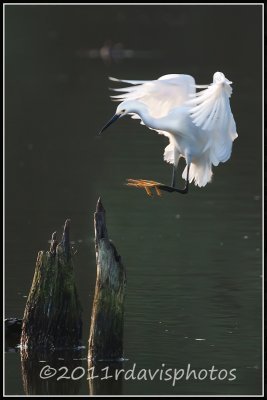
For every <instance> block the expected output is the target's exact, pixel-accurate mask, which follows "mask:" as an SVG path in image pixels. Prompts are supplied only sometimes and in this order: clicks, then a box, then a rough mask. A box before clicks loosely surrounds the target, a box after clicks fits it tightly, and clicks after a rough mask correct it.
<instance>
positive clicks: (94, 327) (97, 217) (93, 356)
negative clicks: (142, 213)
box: [88, 199, 126, 361]
mask: <svg viewBox="0 0 267 400" xmlns="http://www.w3.org/2000/svg"><path fill="white" fill-rule="evenodd" d="M94 226H95V250H96V262H97V277H96V286H95V296H94V302H93V310H92V317H91V328H90V335H89V351H88V358H89V360H91V361H98V360H119V359H121V358H122V357H123V317H124V289H125V284H126V276H125V269H124V266H123V264H122V262H121V257H120V256H119V255H118V253H117V250H116V248H115V246H114V245H113V243H112V242H111V241H110V240H109V238H108V232H107V227H106V219H105V209H104V207H103V205H102V202H101V200H100V199H99V200H98V202H97V206H96V212H95V214H94Z"/></svg>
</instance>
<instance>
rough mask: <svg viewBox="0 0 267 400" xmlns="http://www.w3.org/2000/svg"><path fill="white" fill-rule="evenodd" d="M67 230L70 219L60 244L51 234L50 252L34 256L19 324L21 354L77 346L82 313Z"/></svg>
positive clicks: (54, 235)
mask: <svg viewBox="0 0 267 400" xmlns="http://www.w3.org/2000/svg"><path fill="white" fill-rule="evenodd" d="M69 231H70V220H66V222H65V225H64V230H63V235H62V240H61V242H60V243H58V241H57V239H56V232H54V233H53V235H52V240H51V246H50V250H49V251H46V252H45V251H40V252H39V253H38V256H37V261H36V267H35V273H34V277H33V281H32V286H31V290H30V293H29V296H28V299H27V302H26V307H25V311H24V317H23V321H22V334H21V349H22V350H21V351H22V352H26V353H27V352H28V351H29V350H31V349H34V350H36V349H37V348H42V349H44V348H45V349H55V348H63V347H64V348H66V347H74V346H78V345H80V343H81V335H82V319H81V312H82V310H81V305H80V301H79V299H78V294H77V290H76V285H75V281H74V272H73V262H72V253H71V247H70V234H69Z"/></svg>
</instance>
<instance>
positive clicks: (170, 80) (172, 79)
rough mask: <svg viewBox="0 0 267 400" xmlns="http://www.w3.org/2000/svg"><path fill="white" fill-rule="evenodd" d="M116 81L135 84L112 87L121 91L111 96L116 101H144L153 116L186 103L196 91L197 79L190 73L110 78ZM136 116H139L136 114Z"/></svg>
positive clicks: (157, 116) (162, 114)
mask: <svg viewBox="0 0 267 400" xmlns="http://www.w3.org/2000/svg"><path fill="white" fill-rule="evenodd" d="M110 79H111V80H113V81H116V82H123V83H124V82H125V83H130V84H131V85H133V86H130V87H124V88H119V89H112V90H114V91H116V92H121V93H120V94H118V95H115V96H111V98H112V99H113V100H115V101H124V100H136V101H140V102H142V103H144V104H145V105H146V106H147V107H148V109H149V113H150V115H151V116H152V117H156V118H160V117H164V116H166V115H168V113H169V112H170V110H171V109H173V108H174V107H179V106H181V105H184V103H185V102H186V101H187V100H188V99H189V98H190V96H192V95H194V93H195V90H196V89H195V80H194V78H193V77H192V76H190V75H182V74H169V75H164V76H162V77H160V78H159V79H157V80H153V81H132V80H124V79H122V80H121V79H116V78H110ZM133 117H134V118H138V117H137V116H136V115H134V116H133Z"/></svg>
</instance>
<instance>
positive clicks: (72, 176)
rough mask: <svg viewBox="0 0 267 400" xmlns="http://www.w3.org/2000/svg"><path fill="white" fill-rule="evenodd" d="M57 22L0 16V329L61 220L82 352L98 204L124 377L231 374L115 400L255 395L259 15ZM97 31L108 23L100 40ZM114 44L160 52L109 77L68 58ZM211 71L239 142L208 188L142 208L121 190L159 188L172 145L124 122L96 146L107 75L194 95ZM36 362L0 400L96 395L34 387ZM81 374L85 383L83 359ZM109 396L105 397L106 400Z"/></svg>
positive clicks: (147, 385) (133, 383) (89, 17)
mask: <svg viewBox="0 0 267 400" xmlns="http://www.w3.org/2000/svg"><path fill="white" fill-rule="evenodd" d="M163 8H164V11H163ZM59 9H61V7H58V8H57V7H52V8H51V7H30V8H25V7H19V8H16V7H10V8H9V12H8V14H7V16H8V23H7V24H6V41H7V46H6V317H17V318H20V317H21V316H22V315H23V311H24V307H25V302H26V296H27V294H28V291H29V287H30V283H31V280H32V275H33V271H34V265H35V258H36V254H37V252H38V251H39V250H41V249H44V248H46V247H47V246H46V243H47V237H48V235H49V234H50V232H51V231H53V230H61V221H62V220H65V219H66V218H71V220H72V232H71V236H72V238H73V240H74V241H75V243H74V244H73V246H74V247H75V250H76V251H77V253H76V256H75V259H74V265H75V274H76V281H77V286H78V290H79V296H80V298H81V301H82V303H83V304H82V305H83V309H84V313H83V325H84V342H83V343H84V345H86V344H87V339H88V334H89V324H90V315H91V306H92V299H93V294H94V286H95V273H96V271H95V270H96V267H95V253H94V242H93V239H94V231H93V212H94V210H95V204H96V201H97V199H98V197H99V195H101V198H102V199H103V203H104V206H105V208H106V210H107V224H108V229H109V235H110V237H111V238H112V240H113V241H114V243H115V244H116V247H117V248H118V251H119V252H120V254H121V255H122V260H123V262H124V264H125V266H126V269H127V287H126V304H125V312H126V313H125V343H124V356H125V357H126V358H127V359H128V361H125V362H124V363H123V368H131V367H132V366H133V364H134V363H136V366H137V368H138V369H139V370H140V369H142V368H146V369H149V368H151V369H153V370H155V369H157V368H163V367H162V364H165V367H164V368H167V367H168V368H172V369H175V368H176V369H185V368H187V366H188V364H190V365H191V367H192V368H195V369H197V370H201V369H203V368H204V369H210V368H212V366H213V365H214V366H215V368H217V369H220V370H221V369H225V370H227V371H230V370H231V369H233V368H235V369H236V379H235V380H233V381H228V380H218V379H217V380H214V381H210V380H205V379H204V380H202V381H200V380H196V381H195V380H190V381H186V380H185V379H181V380H179V381H177V382H176V384H175V385H174V386H173V385H172V384H171V383H170V382H169V381H163V380H160V379H155V380H153V381H151V380H149V379H148V380H142V381H141V380H140V381H138V380H131V379H129V380H123V382H122V384H119V383H118V382H115V383H114V385H115V388H114V393H115V392H116V391H117V392H118V393H119V392H122V393H123V394H259V393H260V392H261V248H262V246H261V201H262V199H261V100H260V90H261V81H260V76H261V72H260V71H261V70H260V68H261V67H260V65H261V62H260V13H259V12H257V11H256V8H254V7H250V9H249V11H248V10H247V9H246V7H244V8H242V7H238V8H237V7H235V6H232V7H231V9H230V10H229V7H226V6H225V7H222V8H220V9H219V8H218V6H216V10H218V11H214V10H215V8H213V7H210V8H206V7H190V8H188V7H187V8H186V7H181V8H180V7H166V8H165V7H154V8H151V7H145V6H144V7H142V9H141V10H140V8H138V7H136V6H135V7H114V8H110V9H106V10H108V11H109V12H108V13H107V14H105V15H104V14H103V12H102V10H103V9H102V8H100V7H94V8H90V7H89V8H83V7H77V8H75V12H74V11H73V10H74V9H73V7H66V8H65V9H64V12H61V10H60V12H59ZM152 10H154V11H153V12H152ZM217 12H218V13H219V14H217ZM214 13H215V14H214ZM217 17H218V18H217ZM215 20H216V24H215V23H214V21H215ZM226 20H227V28H228V29H227V30H225V21H226ZM252 20H253V21H255V23H254V24H252V23H251V21H252ZM96 21H103V32H102V28H101V27H99V24H98V25H97V28H96ZM136 21H137V22H136ZM237 21H238V24H240V29H239V32H242V35H240V37H239V36H238V35H236V30H237ZM136 23H138V26H136ZM159 27H161V28H160V29H159ZM96 30H97V34H96ZM185 30H186V32H187V34H186V35H185V34H184V32H185ZM51 32H52V33H53V32H54V33H53V34H52V33H51ZM110 32H112V33H113V37H112V39H113V41H114V43H120V42H123V43H124V45H125V48H132V49H143V50H155V51H159V53H160V54H162V58H161V59H158V60H156V61H155V60H154V61H153V60H150V59H147V60H141V59H139V60H137V59H135V60H134V61H133V60H130V59H128V60H123V62H121V63H119V64H117V63H111V64H110V65H108V64H104V63H102V62H101V61H100V60H97V59H95V60H91V59H86V58H82V57H79V56H78V55H77V51H78V50H79V49H83V48H85V49H86V48H98V49H99V48H100V47H101V46H102V45H103V43H104V41H105V40H106V38H107V37H111V36H112V35H111V34H110ZM196 32H197V34H196ZM179 38H180V40H178V39H179ZM181 38H182V39H181ZM225 43H227V52H224V51H222V48H224V47H225ZM205 44H207V46H206V45H205ZM211 54H212V57H211ZM216 70H222V71H223V72H225V73H226V76H229V79H231V80H232V81H233V82H234V84H233V95H232V98H231V100H232V102H231V105H232V109H233V113H234V115H235V119H236V122H237V129H238V133H239V137H238V139H237V140H236V141H235V143H234V146H233V155H232V157H231V160H229V161H228V162H227V163H226V164H221V165H219V166H218V167H217V168H214V179H213V182H212V183H211V184H208V185H207V186H206V187H205V188H201V189H200V188H196V187H194V186H192V185H191V187H190V191H189V194H188V195H187V196H180V195H177V194H168V193H166V194H164V195H163V197H162V198H157V197H154V198H148V197H146V196H145V194H144V193H143V192H142V191H139V190H137V189H133V188H128V187H126V186H125V185H124V183H125V181H126V179H127V178H143V179H152V180H156V181H159V182H166V183H169V178H170V174H171V168H170V166H169V165H167V164H166V163H164V162H163V149H164V147H165V146H166V145H167V142H166V138H164V137H162V136H159V135H157V134H156V133H155V132H153V131H150V130H148V129H147V128H145V127H143V126H141V125H139V124H138V123H137V122H136V121H133V120H131V119H130V118H128V119H127V118H125V119H124V120H122V121H119V122H118V123H117V125H116V126H115V125H114V127H113V128H110V130H109V131H107V133H106V135H103V136H102V137H101V138H99V137H97V133H98V132H99V129H100V128H101V127H102V126H103V123H104V122H105V121H106V120H107V119H108V118H109V117H110V116H112V115H113V113H114V108H115V106H114V104H113V103H111V102H110V100H109V99H108V95H109V92H108V85H109V82H108V79H107V76H109V75H110V76H116V77H119V78H120V77H121V78H129V79H151V78H157V77H158V76H160V75H164V74H166V73H175V72H181V73H189V74H192V75H193V76H196V78H197V80H198V82H199V83H205V82H209V81H210V79H211V77H212V75H213V73H214V72H215V71H216ZM181 170H182V167H181ZM180 176H181V175H180ZM179 179H181V177H179ZM180 183H181V181H180ZM200 339H201V340H200ZM85 352H86V351H85ZM66 357H67V356H66ZM52 358H53V357H52ZM62 358H64V361H65V356H64V357H62ZM70 358H71V357H70ZM82 358H83V357H82ZM44 360H45V361H49V362H51V365H52V366H59V365H62V364H60V362H61V361H60V360H56V359H55V358H53V359H52V360H50V359H49V358H48V356H47V357H46V358H44ZM38 361H40V360H31V361H29V362H28V361H27V362H25V363H24V361H23V365H22V369H21V364H20V359H19V356H18V354H17V353H8V354H7V355H6V393H8V394H18V395H19V394H24V393H25V392H26V393H37V392H39V393H41V392H42V393H43V394H49V393H53V394H63V393H65V394H67V393H69V394H75V393H79V394H84V395H86V394H87V395H88V393H89V390H90V391H91V392H97V391H98V388H97V385H98V383H97V382H93V383H92V384H93V386H94V387H92V388H91V389H90V388H89V383H88V380H87V379H85V378H82V379H81V380H77V381H76V382H74V381H72V382H71V383H70V382H69V381H67V380H62V381H59V382H58V381H51V383H49V382H48V381H44V382H43V381H39V380H38V377H37V375H36V374H35V373H33V372H32V371H33V370H34V371H36V370H39V369H40V366H39V364H40V363H39V364H38ZM80 361H81V362H82V366H83V367H84V368H86V369H87V368H88V366H87V360H80ZM62 362H63V361H62ZM68 362H69V363H70V364H72V360H71V359H68ZM76 362H77V363H78V364H75V365H80V364H79V362H78V361H76ZM71 367H72V366H71ZM21 376H23V379H21ZM109 384H110V383H108V382H107V384H106V386H105V388H104V389H103V390H107V391H109V390H113V389H111V388H110V387H109ZM116 385H119V386H120V387H119V388H118V387H117V388H116ZM101 388H103V386H101ZM101 388H100V389H99V390H102V389H101Z"/></svg>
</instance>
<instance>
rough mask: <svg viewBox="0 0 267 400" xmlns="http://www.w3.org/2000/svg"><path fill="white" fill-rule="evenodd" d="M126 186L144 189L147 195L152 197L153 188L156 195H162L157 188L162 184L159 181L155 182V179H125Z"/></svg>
mask: <svg viewBox="0 0 267 400" xmlns="http://www.w3.org/2000/svg"><path fill="white" fill-rule="evenodd" d="M126 185H127V186H134V187H137V188H139V189H145V191H146V193H147V195H148V196H150V197H152V196H153V194H152V190H151V189H155V191H156V193H157V195H158V196H162V192H161V190H160V189H159V186H160V185H162V183H160V182H155V181H148V180H145V179H127V183H126Z"/></svg>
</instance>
